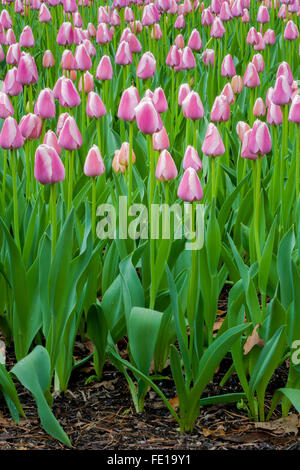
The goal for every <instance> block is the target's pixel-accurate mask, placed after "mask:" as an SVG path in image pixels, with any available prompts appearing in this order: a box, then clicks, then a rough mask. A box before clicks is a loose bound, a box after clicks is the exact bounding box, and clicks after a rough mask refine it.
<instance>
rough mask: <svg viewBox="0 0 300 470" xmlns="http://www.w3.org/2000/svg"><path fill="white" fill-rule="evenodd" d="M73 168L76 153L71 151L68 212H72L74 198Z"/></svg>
mask: <svg viewBox="0 0 300 470" xmlns="http://www.w3.org/2000/svg"><path fill="white" fill-rule="evenodd" d="M73 167H74V151H73V150H71V151H70V158H69V188H68V212H70V210H71V206H72V198H73Z"/></svg>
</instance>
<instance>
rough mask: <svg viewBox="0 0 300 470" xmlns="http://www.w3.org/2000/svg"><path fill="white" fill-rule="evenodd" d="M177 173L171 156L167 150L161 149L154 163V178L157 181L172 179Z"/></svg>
mask: <svg viewBox="0 0 300 470" xmlns="http://www.w3.org/2000/svg"><path fill="white" fill-rule="evenodd" d="M177 175H178V171H177V168H176V165H175V162H174V160H173V158H172V157H171V155H170V153H169V152H168V150H163V151H162V152H161V154H160V156H159V159H158V162H157V165H156V170H155V178H156V179H157V180H159V181H170V180H174V179H175V178H176V176H177Z"/></svg>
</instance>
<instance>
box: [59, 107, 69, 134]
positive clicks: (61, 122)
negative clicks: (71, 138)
mask: <svg viewBox="0 0 300 470" xmlns="http://www.w3.org/2000/svg"><path fill="white" fill-rule="evenodd" d="M69 116H70V115H69V113H62V114H60V115H59V116H58V119H57V124H56V134H57V135H58V136H59V134H60V133H61V130H62V128H63V127H64V123H65V121H66V120H67V118H68V117H69Z"/></svg>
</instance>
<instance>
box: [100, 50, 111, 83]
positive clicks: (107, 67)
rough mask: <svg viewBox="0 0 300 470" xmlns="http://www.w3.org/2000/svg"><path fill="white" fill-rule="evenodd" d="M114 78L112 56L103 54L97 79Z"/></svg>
mask: <svg viewBox="0 0 300 470" xmlns="http://www.w3.org/2000/svg"><path fill="white" fill-rule="evenodd" d="M112 78H113V68H112V65H111V61H110V57H109V56H107V55H104V56H102V58H101V60H100V62H99V65H98V67H97V70H96V79H97V80H111V79H112Z"/></svg>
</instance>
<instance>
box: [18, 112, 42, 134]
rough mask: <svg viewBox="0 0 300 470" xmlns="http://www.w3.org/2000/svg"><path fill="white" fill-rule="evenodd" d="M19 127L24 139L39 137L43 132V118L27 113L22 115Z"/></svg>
mask: <svg viewBox="0 0 300 470" xmlns="http://www.w3.org/2000/svg"><path fill="white" fill-rule="evenodd" d="M19 128H20V131H21V133H22V136H23V137H24V139H26V140H36V139H39V138H40V137H41V133H42V119H41V118H40V116H37V115H36V114H31V113H30V114H26V115H25V116H23V117H22V119H21V121H20V124H19Z"/></svg>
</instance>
